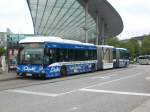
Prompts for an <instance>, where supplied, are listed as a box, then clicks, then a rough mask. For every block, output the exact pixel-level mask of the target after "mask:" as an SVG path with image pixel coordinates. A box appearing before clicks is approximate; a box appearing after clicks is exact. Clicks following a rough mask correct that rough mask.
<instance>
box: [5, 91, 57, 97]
mask: <svg viewBox="0 0 150 112" xmlns="http://www.w3.org/2000/svg"><path fill="white" fill-rule="evenodd" d="M7 92H13V93H21V94H30V95H38V96H51V97H56V96H58V94H53V93H42V92H33V91H26V90H7Z"/></svg>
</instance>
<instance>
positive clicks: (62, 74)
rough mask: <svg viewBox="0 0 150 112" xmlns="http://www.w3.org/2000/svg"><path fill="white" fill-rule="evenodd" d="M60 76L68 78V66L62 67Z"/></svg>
mask: <svg viewBox="0 0 150 112" xmlns="http://www.w3.org/2000/svg"><path fill="white" fill-rule="evenodd" d="M60 74H61V76H62V77H65V76H67V67H66V66H62V67H61V69H60Z"/></svg>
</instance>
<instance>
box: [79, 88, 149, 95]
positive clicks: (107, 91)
mask: <svg viewBox="0 0 150 112" xmlns="http://www.w3.org/2000/svg"><path fill="white" fill-rule="evenodd" d="M80 91H86V92H95V93H110V94H121V95H133V96H150V93H137V92H123V91H110V90H97V89H80Z"/></svg>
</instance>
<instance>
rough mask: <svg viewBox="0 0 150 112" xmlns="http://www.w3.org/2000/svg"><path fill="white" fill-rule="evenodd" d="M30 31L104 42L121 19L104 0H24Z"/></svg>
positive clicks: (116, 31)
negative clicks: (30, 25) (29, 21)
mask: <svg viewBox="0 0 150 112" xmlns="http://www.w3.org/2000/svg"><path fill="white" fill-rule="evenodd" d="M27 3H28V6H29V10H30V13H31V17H32V21H33V27H34V34H35V35H44V36H57V37H61V38H65V39H71V40H79V41H82V42H86V43H88V42H89V43H94V44H97V45H98V44H104V43H105V39H106V38H111V37H114V36H117V35H118V34H120V33H121V32H122V30H123V22H122V19H121V17H120V15H119V14H118V13H117V11H116V10H115V9H114V8H113V7H112V6H111V4H110V3H109V2H108V1H107V0H27Z"/></svg>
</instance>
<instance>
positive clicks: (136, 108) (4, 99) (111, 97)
mask: <svg viewBox="0 0 150 112" xmlns="http://www.w3.org/2000/svg"><path fill="white" fill-rule="evenodd" d="M149 68H150V65H148V66H147V65H143V66H140V65H135V66H134V67H132V66H130V67H128V68H123V69H115V70H108V71H98V72H94V73H88V74H80V75H76V76H71V77H65V78H57V79H50V80H42V81H41V80H33V79H30V80H28V79H20V78H18V79H15V80H11V81H4V82H1V83H0V99H1V100H0V112H20V111H21V112H47V111H51V112H150V69H149ZM4 75H5V74H4ZM23 83H24V85H23V86H17V87H16V86H15V84H17V85H21V84H23ZM13 84H14V85H13ZM8 85H11V87H9V88H7V89H6V88H4V89H2V87H4V86H7V87H8ZM12 86H13V87H12Z"/></svg>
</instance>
